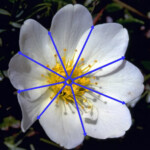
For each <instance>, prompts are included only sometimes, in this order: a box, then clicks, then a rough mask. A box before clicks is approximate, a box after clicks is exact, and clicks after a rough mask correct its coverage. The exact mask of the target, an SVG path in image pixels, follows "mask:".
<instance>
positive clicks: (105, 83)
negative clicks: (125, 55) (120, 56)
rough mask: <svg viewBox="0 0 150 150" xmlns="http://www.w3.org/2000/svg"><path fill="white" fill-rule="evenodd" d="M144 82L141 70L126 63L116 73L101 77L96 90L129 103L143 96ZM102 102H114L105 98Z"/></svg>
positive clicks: (102, 98)
mask: <svg viewBox="0 0 150 150" xmlns="http://www.w3.org/2000/svg"><path fill="white" fill-rule="evenodd" d="M143 81H144V78H143V75H142V74H141V72H140V70H139V69H138V68H137V67H136V66H134V65H133V64H131V63H130V62H128V61H124V64H122V65H121V66H120V68H118V69H117V70H116V71H114V72H112V73H110V74H108V75H105V76H102V77H99V79H98V80H97V82H98V86H97V87H96V90H97V91H100V92H102V93H104V94H106V95H109V96H111V97H113V98H116V99H118V100H121V101H125V102H127V103H128V102H129V101H131V100H133V99H135V98H137V97H138V96H140V95H141V93H142V92H143V90H144V86H143ZM101 100H104V101H110V102H111V101H112V100H111V99H109V98H105V97H103V96H101Z"/></svg>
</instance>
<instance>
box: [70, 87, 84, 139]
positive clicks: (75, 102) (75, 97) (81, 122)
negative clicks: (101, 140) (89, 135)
mask: <svg viewBox="0 0 150 150" xmlns="http://www.w3.org/2000/svg"><path fill="white" fill-rule="evenodd" d="M70 87H71V90H72V94H73V97H74V101H75V104H76V108H77V111H78V115H79V118H80V122H81V125H82V129H83V134H84V136H86V132H85V128H84V124H83V121H82V118H81V114H80V111H79V107H78V103H77V100H76V97H75V94H74V91H73V88H72V85H70Z"/></svg>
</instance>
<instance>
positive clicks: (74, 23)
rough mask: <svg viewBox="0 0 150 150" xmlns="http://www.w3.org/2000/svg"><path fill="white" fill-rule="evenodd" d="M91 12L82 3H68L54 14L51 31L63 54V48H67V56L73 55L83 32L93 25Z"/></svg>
mask: <svg viewBox="0 0 150 150" xmlns="http://www.w3.org/2000/svg"><path fill="white" fill-rule="evenodd" d="M92 24H93V21H92V17H91V14H90V13H89V11H88V10H87V8H85V7H84V6H82V5H79V4H76V5H71V4H69V5H67V6H65V7H63V8H62V9H60V10H59V11H58V12H57V13H56V15H55V16H54V18H53V20H52V24H51V29H50V31H51V32H52V36H53V38H54V41H55V43H56V46H57V48H58V50H59V52H60V54H61V55H62V56H63V49H65V48H66V49H67V50H68V51H67V56H68V57H72V56H73V52H74V50H75V48H76V45H77V43H78V41H79V39H80V37H81V36H82V34H83V33H84V32H85V31H86V30H87V29H88V28H90V27H91V26H92Z"/></svg>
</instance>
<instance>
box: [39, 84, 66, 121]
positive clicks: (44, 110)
mask: <svg viewBox="0 0 150 150" xmlns="http://www.w3.org/2000/svg"><path fill="white" fill-rule="evenodd" d="M65 86H66V84H64V86H63V87H62V88H61V89H60V91H59V92H58V93H57V94H56V95H55V97H54V98H53V99H52V100H51V101H50V102H49V104H48V105H47V106H46V107H45V108H44V110H43V111H42V112H41V113H40V115H39V116H37V119H40V118H41V116H42V115H43V113H44V112H45V111H46V110H47V108H48V107H49V106H50V105H51V104H52V102H53V101H54V100H55V99H56V97H57V96H58V95H59V94H60V92H61V91H62V90H63V89H64V88H65Z"/></svg>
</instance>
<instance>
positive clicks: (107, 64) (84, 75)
mask: <svg viewBox="0 0 150 150" xmlns="http://www.w3.org/2000/svg"><path fill="white" fill-rule="evenodd" d="M123 59H125V57H124V56H122V57H121V58H119V59H117V60H114V61H112V62H110V63H108V64H105V65H103V66H101V67H98V68H96V69H94V70H91V71H89V72H87V73H85V74H82V75H81V76H78V77H75V78H73V79H72V80H76V79H78V78H81V77H83V76H86V75H88V74H90V73H92V72H95V71H97V70H99V69H102V68H104V67H107V66H109V65H111V64H114V63H116V62H118V61H120V60H123Z"/></svg>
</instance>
